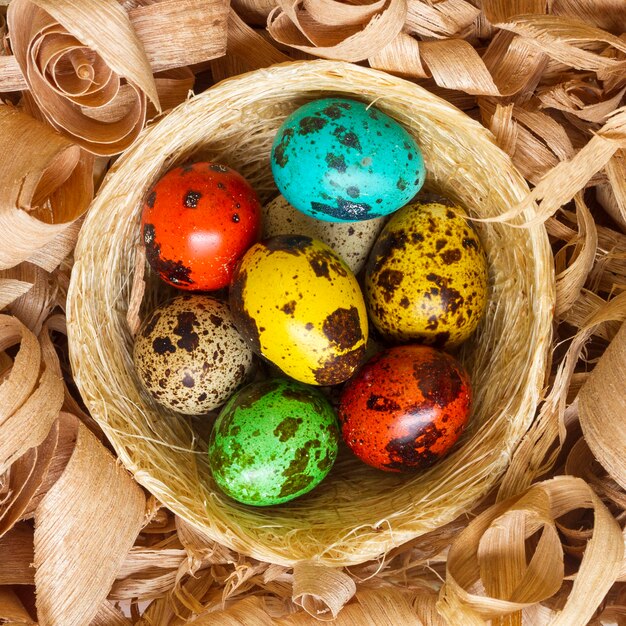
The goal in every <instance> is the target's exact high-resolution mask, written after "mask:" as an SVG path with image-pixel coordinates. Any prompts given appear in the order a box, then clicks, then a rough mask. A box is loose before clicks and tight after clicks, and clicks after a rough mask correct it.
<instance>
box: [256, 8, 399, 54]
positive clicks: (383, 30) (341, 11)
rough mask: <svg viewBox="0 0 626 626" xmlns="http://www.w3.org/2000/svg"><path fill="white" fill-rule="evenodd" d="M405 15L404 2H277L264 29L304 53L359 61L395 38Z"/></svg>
mask: <svg viewBox="0 0 626 626" xmlns="http://www.w3.org/2000/svg"><path fill="white" fill-rule="evenodd" d="M406 14H407V4H406V0H378V2H374V3H373V4H371V5H349V4H343V3H341V2H339V1H338V0H309V1H308V2H306V3H304V4H303V5H302V7H300V6H298V4H297V3H293V2H291V1H290V0H279V2H278V6H277V7H276V9H275V10H274V11H272V13H270V15H269V17H268V25H267V28H268V31H269V32H270V34H271V35H272V37H273V38H274V39H275V40H276V41H278V42H280V43H282V44H284V45H288V46H291V47H293V48H297V49H298V50H302V51H303V52H308V53H309V54H314V55H316V56H319V57H323V58H330V59H342V60H344V61H361V60H362V59H365V58H367V57H368V56H371V55H372V54H375V53H376V52H377V51H378V50H380V49H382V48H384V47H385V46H386V45H387V44H388V43H389V42H390V41H392V40H393V39H394V37H395V36H396V35H397V34H398V33H399V32H400V30H401V29H402V26H403V24H404V20H405V18H406ZM316 18H317V19H316ZM319 20H324V21H323V22H322V21H319Z"/></svg>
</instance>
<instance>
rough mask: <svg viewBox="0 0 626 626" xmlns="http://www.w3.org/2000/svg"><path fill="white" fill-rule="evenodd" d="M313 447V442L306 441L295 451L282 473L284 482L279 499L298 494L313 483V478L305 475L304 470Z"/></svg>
mask: <svg viewBox="0 0 626 626" xmlns="http://www.w3.org/2000/svg"><path fill="white" fill-rule="evenodd" d="M313 445H314V442H313V441H307V442H306V444H305V445H304V446H303V447H302V448H299V449H298V450H296V454H295V457H294V458H293V460H292V461H291V462H290V463H289V466H288V467H287V469H285V470H284V471H283V473H282V474H283V476H284V477H285V478H286V480H285V482H284V483H283V485H282V487H281V490H280V493H279V494H278V497H279V498H283V497H285V496H288V495H291V494H293V493H298V492H299V491H302V490H304V489H306V488H307V487H308V486H309V485H310V484H311V482H312V481H313V476H312V475H309V474H306V468H307V465H308V464H309V450H310V449H311V448H312V447H313Z"/></svg>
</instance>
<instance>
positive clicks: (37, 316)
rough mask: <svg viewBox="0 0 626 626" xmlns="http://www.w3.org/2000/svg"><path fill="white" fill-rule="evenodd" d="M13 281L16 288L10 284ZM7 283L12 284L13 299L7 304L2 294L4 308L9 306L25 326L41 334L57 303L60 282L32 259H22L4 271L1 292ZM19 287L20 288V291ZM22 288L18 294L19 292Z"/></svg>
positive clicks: (1, 276) (2, 272)
mask: <svg viewBox="0 0 626 626" xmlns="http://www.w3.org/2000/svg"><path fill="white" fill-rule="evenodd" d="M11 285H14V286H15V285H17V286H19V287H17V288H16V287H14V289H15V291H14V290H13V289H11V288H10V286H11ZM3 286H6V287H7V288H9V293H10V294H11V299H10V300H9V301H8V302H6V304H3V302H2V300H1V297H0V310H2V309H3V308H5V307H6V308H7V310H8V312H10V313H11V314H12V315H15V317H17V318H18V319H19V320H20V321H21V322H22V323H23V324H24V325H25V326H27V327H28V328H29V329H30V330H31V331H33V332H34V333H35V334H39V332H40V331H41V327H42V325H43V323H44V321H45V320H46V319H47V318H48V317H49V316H50V314H51V313H52V311H53V309H54V307H55V306H56V304H57V301H56V297H57V285H56V281H55V280H54V279H53V277H52V276H51V275H50V274H49V273H48V272H46V271H45V270H43V269H41V268H40V267H38V266H37V265H34V264H32V263H27V262H24V263H20V264H19V265H17V266H16V267H13V268H11V269H9V270H1V271H0V293H1V292H2V290H3ZM18 289H19V291H18ZM20 291H21V292H22V293H21V294H20V295H19V296H18V297H15V295H16V294H17V293H19V292H20Z"/></svg>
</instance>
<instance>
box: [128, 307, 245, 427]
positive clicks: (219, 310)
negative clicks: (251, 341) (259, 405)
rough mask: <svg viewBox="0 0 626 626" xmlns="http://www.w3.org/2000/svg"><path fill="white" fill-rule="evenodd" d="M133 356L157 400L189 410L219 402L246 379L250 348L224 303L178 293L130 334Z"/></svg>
mask: <svg viewBox="0 0 626 626" xmlns="http://www.w3.org/2000/svg"><path fill="white" fill-rule="evenodd" d="M133 360H134V362H135V367H136V369H137V373H138V374H139V378H140V379H141V382H142V383H143V385H144V387H145V388H146V389H147V391H148V392H149V393H150V394H151V395H152V396H153V397H154V399H155V400H156V401H157V402H159V404H161V405H163V406H165V407H167V408H169V409H172V410H174V411H178V412H179V413H185V414H189V415H194V414H201V413H206V412H207V411H210V410H211V409H214V408H216V407H218V406H220V405H221V404H223V403H224V402H226V400H228V398H230V396H231V395H232V394H233V393H234V392H235V391H236V390H237V389H238V388H239V387H240V386H241V385H242V384H243V383H244V382H246V380H247V376H248V374H249V372H250V369H251V366H252V351H251V350H250V349H249V348H248V346H247V344H246V342H245V341H244V340H243V339H242V338H241V336H240V335H239V333H238V332H237V330H236V328H235V326H234V324H233V321H232V317H231V314H230V310H229V308H228V306H227V305H226V304H224V303H223V302H220V301H219V300H216V299H214V298H211V297H208V296H201V295H184V296H179V297H177V298H174V299H173V300H170V301H169V302H167V303H165V304H163V305H162V306H160V307H158V308H157V309H155V310H154V311H153V312H152V313H151V314H150V315H149V316H148V317H147V318H146V320H145V321H144V323H143V325H142V327H141V328H140V330H139V332H138V333H137V337H136V338H135V346H134V350H133Z"/></svg>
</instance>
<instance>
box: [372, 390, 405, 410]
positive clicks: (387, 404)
mask: <svg viewBox="0 0 626 626" xmlns="http://www.w3.org/2000/svg"><path fill="white" fill-rule="evenodd" d="M366 406H367V408H368V409H370V410H371V411H384V412H389V411H399V410H400V408H401V407H400V405H399V404H398V403H397V402H396V401H395V400H392V399H391V398H387V397H385V396H378V395H376V394H374V393H372V394H370V396H369V397H368V398H367V403H366Z"/></svg>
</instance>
